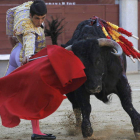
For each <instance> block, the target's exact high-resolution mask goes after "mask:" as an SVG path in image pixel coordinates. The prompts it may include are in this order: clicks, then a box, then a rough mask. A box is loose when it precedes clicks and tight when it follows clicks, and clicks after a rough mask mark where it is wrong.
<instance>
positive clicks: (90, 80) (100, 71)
mask: <svg viewBox="0 0 140 140" xmlns="http://www.w3.org/2000/svg"><path fill="white" fill-rule="evenodd" d="M106 47H107V48H109V50H110V51H112V53H113V54H114V55H117V56H119V55H121V54H122V49H121V47H120V45H119V44H117V43H116V42H115V41H113V40H110V39H106V38H100V39H87V40H81V41H78V42H76V43H74V44H73V45H70V46H68V47H66V49H67V50H72V51H73V52H74V54H75V55H76V56H77V57H79V58H80V60H81V61H82V62H83V64H84V65H85V73H86V76H87V81H86V82H85V87H86V89H87V91H88V92H89V93H90V94H95V93H99V92H100V91H101V90H102V79H103V75H104V71H105V60H104V57H105V56H103V55H102V54H103V48H106ZM107 50H108V49H107ZM114 50H115V51H116V53H114V52H113V51H114ZM110 51H109V52H110Z"/></svg>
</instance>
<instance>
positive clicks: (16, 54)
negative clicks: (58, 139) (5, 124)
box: [5, 43, 45, 135]
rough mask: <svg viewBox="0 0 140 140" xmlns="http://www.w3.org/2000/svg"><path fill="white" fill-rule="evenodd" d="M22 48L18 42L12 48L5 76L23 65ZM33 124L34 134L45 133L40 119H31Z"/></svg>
mask: <svg viewBox="0 0 140 140" xmlns="http://www.w3.org/2000/svg"><path fill="white" fill-rule="evenodd" d="M21 49H22V44H21V43H18V44H17V45H16V47H15V48H14V49H13V50H12V52H11V55H10V60H9V65H8V69H7V71H6V74H5V76H6V75H8V74H10V73H11V72H12V71H14V70H15V69H16V68H17V67H19V66H20V65H21V62H20V59H19V58H20V51H21ZM9 121H11V120H9ZM31 124H32V130H33V134H38V135H45V134H43V133H42V132H41V131H40V127H39V120H31Z"/></svg>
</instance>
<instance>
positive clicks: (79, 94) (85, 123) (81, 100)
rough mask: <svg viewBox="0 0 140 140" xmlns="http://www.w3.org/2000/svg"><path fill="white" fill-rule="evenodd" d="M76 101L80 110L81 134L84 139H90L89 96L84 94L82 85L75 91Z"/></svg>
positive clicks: (91, 132) (91, 130) (91, 131)
mask: <svg viewBox="0 0 140 140" xmlns="http://www.w3.org/2000/svg"><path fill="white" fill-rule="evenodd" d="M75 92H76V94H75V96H76V99H77V103H78V104H79V106H80V108H81V113H82V118H83V120H82V125H81V129H82V134H83V137H84V138H87V137H91V136H92V134H93V129H92V127H91V123H90V113H91V105H90V95H89V94H88V93H87V92H86V90H85V87H84V85H83V86H82V87H80V88H79V89H77V90H76V91H75Z"/></svg>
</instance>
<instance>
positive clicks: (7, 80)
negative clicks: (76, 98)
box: [0, 45, 86, 127]
mask: <svg viewBox="0 0 140 140" xmlns="http://www.w3.org/2000/svg"><path fill="white" fill-rule="evenodd" d="M46 54H47V55H48V56H47V57H42V58H39V59H36V60H33V61H31V62H28V63H27V64H25V65H23V66H21V67H19V68H17V69H16V70H15V71H13V72H12V73H11V74H9V75H7V76H5V77H3V78H1V79H0V115H1V120H2V124H3V125H4V126H6V127H15V126H17V125H18V124H19V123H20V119H27V120H36V119H43V118H45V117H47V116H49V115H50V114H52V113H53V112H54V111H56V109H57V108H58V107H59V106H60V104H61V102H62V101H63V99H64V98H65V96H63V94H67V93H69V92H71V91H74V90H76V89H77V88H78V87H80V86H81V85H82V84H83V83H84V82H85V81H86V75H85V72H84V68H85V67H84V65H83V64H82V62H81V61H80V59H79V58H78V57H77V56H75V55H74V54H73V52H71V51H68V50H66V49H64V48H62V47H59V46H56V45H48V46H47V47H46V48H44V49H42V50H41V51H40V52H39V53H37V54H36V55H34V56H33V57H32V58H36V57H40V56H44V55H46Z"/></svg>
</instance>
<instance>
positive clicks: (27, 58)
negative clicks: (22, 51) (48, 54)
mask: <svg viewBox="0 0 140 140" xmlns="http://www.w3.org/2000/svg"><path fill="white" fill-rule="evenodd" d="M30 57H31V56H24V58H23V60H22V62H21V66H22V65H24V64H26V63H28V62H29V58H30Z"/></svg>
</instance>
